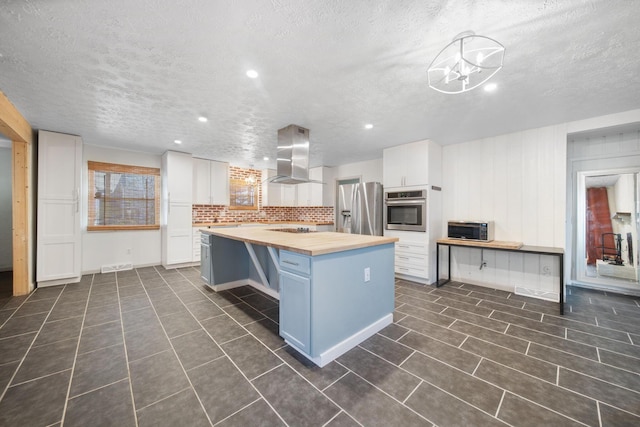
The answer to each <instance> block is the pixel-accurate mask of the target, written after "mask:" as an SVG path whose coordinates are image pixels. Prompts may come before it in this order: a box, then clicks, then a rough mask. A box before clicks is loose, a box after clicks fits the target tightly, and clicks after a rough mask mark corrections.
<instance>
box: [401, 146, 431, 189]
mask: <svg viewBox="0 0 640 427" xmlns="http://www.w3.org/2000/svg"><path fill="white" fill-rule="evenodd" d="M404 149H405V152H404V157H405V163H404V176H405V179H404V185H427V184H429V182H428V181H429V177H428V176H429V175H428V169H429V167H428V166H429V164H428V161H427V159H428V153H427V150H428V147H427V143H426V142H425V141H418V142H412V143H411V144H406V145H405V146H404Z"/></svg>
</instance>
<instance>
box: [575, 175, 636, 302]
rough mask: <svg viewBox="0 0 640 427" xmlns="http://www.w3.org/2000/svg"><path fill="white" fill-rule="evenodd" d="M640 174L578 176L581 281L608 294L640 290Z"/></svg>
mask: <svg viewBox="0 0 640 427" xmlns="http://www.w3.org/2000/svg"><path fill="white" fill-rule="evenodd" d="M639 176H640V169H618V170H600V171H583V172H578V175H577V192H576V193H577V197H576V202H577V206H576V219H577V224H576V225H577V227H576V228H577V230H576V231H577V233H576V239H577V240H576V246H575V248H576V252H575V266H576V280H577V281H578V282H581V283H584V284H589V285H594V286H597V287H604V288H608V289H614V288H618V289H627V290H640V285H639V282H638V265H639V263H638V254H639V251H638V229H639V224H640V222H639V221H640V218H639V212H638V202H639V201H640V197H639V195H638V190H639V188H640V185H638V179H639Z"/></svg>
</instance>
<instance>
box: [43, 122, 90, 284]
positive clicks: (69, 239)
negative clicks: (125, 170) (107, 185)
mask: <svg viewBox="0 0 640 427" xmlns="http://www.w3.org/2000/svg"><path fill="white" fill-rule="evenodd" d="M81 170H82V139H81V138H80V137H79V136H75V135H65V134H62V133H55V132H47V131H40V132H39V133H38V217H37V227H38V228H37V245H36V246H37V249H36V250H37V259H36V266H37V271H36V280H37V282H38V286H43V285H45V284H43V283H41V282H47V281H49V282H50V283H47V284H51V285H55V284H57V283H58V282H57V281H59V280H63V279H64V280H67V281H74V280H75V281H77V280H80V275H81V253H82V250H81V249H82V248H81V234H80V212H81V211H82V209H81V206H80V200H81V197H80V187H81V186H80V183H81ZM68 279H72V280H68ZM51 281H53V282H51ZM45 286H46V285H45Z"/></svg>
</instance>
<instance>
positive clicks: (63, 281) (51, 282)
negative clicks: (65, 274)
mask: <svg viewBox="0 0 640 427" xmlns="http://www.w3.org/2000/svg"><path fill="white" fill-rule="evenodd" d="M80 279H82V276H80V277H69V278H67V279H56V280H46V281H44V282H38V283H37V287H38V288H46V287H49V286H58V285H64V284H67V283H78V282H79V281H80Z"/></svg>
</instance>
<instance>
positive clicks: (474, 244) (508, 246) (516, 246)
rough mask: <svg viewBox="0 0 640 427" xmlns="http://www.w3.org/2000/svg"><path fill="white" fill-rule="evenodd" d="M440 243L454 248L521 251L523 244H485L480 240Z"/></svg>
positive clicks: (504, 242)
mask: <svg viewBox="0 0 640 427" xmlns="http://www.w3.org/2000/svg"><path fill="white" fill-rule="evenodd" d="M437 242H438V243H442V244H445V245H453V246H472V247H475V248H486V249H491V248H498V249H520V248H521V247H522V242H506V241H500V240H492V241H490V242H483V241H480V240H465V239H448V238H445V239H438V240H437Z"/></svg>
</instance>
